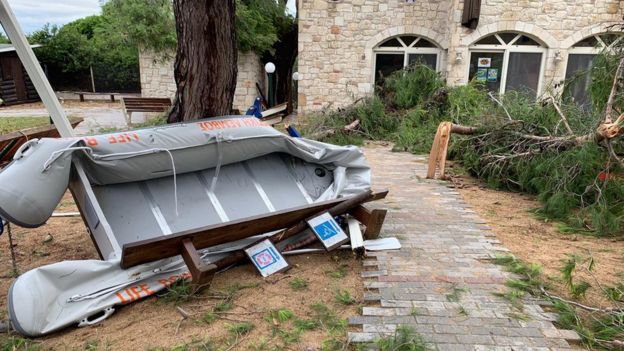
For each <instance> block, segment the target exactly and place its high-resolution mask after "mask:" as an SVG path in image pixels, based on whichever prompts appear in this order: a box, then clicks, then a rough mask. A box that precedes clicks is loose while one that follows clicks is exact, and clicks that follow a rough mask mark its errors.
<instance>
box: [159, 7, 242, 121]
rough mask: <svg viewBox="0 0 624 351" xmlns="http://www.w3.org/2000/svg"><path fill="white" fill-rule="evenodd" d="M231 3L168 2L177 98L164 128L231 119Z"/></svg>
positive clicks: (233, 76)
mask: <svg viewBox="0 0 624 351" xmlns="http://www.w3.org/2000/svg"><path fill="white" fill-rule="evenodd" d="M234 3H235V1H234V0H202V1H198V0H174V1H173V12H174V15H175V18H176V33H177V36H178V47H177V51H176V60H175V81H176V86H177V92H176V97H175V102H174V106H173V109H172V110H171V113H170V114H169V118H168V121H169V123H173V122H181V121H188V120H194V119H199V118H206V117H213V116H222V115H227V114H230V113H231V110H232V101H233V100H234V90H235V89H236V75H237V60H238V51H237V47H236V34H235V33H236V31H235V26H234V18H235V17H234V16H235V5H234Z"/></svg>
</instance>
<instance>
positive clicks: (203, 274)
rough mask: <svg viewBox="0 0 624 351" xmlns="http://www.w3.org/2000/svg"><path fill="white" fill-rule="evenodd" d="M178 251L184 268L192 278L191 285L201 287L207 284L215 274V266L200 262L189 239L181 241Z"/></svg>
mask: <svg viewBox="0 0 624 351" xmlns="http://www.w3.org/2000/svg"><path fill="white" fill-rule="evenodd" d="M180 251H181V252H182V258H183V259H184V263H186V267H187V268H188V269H189V272H190V273H191V276H192V277H193V280H192V284H193V285H198V286H201V285H204V284H207V283H209V282H210V281H211V280H212V277H213V276H214V274H215V273H216V272H217V266H215V265H214V264H205V263H204V261H202V259H201V257H200V256H199V253H198V252H197V249H196V248H195V245H193V242H192V241H191V239H184V240H182V245H181V247H180Z"/></svg>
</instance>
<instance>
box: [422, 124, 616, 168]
mask: <svg viewBox="0 0 624 351" xmlns="http://www.w3.org/2000/svg"><path fill="white" fill-rule="evenodd" d="M563 117H564V116H563V115H562V118H563ZM512 124H515V121H512V122H510V123H509V124H508V125H512ZM566 125H567V123H566ZM489 132H491V131H488V130H487V129H484V128H477V127H472V126H463V125H458V124H453V123H451V122H442V123H440V125H439V126H438V130H437V132H436V135H435V137H434V140H433V145H432V146H431V152H430V153H429V161H428V168H427V179H435V176H436V167H438V166H439V168H440V171H439V178H441V179H443V178H444V177H445V166H446V157H447V152H448V144H449V142H450V138H451V134H460V135H486V134H487V133H489ZM508 133H509V134H510V135H512V136H513V137H515V138H517V139H518V140H530V141H534V142H536V144H538V145H537V146H539V148H540V150H546V149H549V148H550V149H552V148H561V147H564V148H565V147H572V146H579V145H582V144H584V143H587V142H597V143H599V142H602V141H605V140H611V139H613V138H616V137H618V136H621V135H624V113H623V114H621V115H620V116H619V117H618V118H617V119H616V120H615V122H611V123H603V124H601V125H600V126H598V128H597V129H596V131H594V132H592V133H587V134H584V135H574V134H572V135H568V136H544V135H532V134H526V133H521V132H518V131H509V132H508ZM540 152H541V151H540ZM533 154H535V152H522V153H519V154H516V155H503V156H504V157H506V158H510V157H523V156H525V157H526V156H531V155H533ZM496 160H497V159H496V158H494V161H496Z"/></svg>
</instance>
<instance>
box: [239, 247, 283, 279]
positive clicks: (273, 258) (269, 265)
mask: <svg viewBox="0 0 624 351" xmlns="http://www.w3.org/2000/svg"><path fill="white" fill-rule="evenodd" d="M245 253H246V254H247V256H249V258H250V259H251V262H253V264H254V266H256V268H257V269H258V271H259V272H260V274H262V276H263V277H268V276H270V275H271V274H275V273H277V272H281V271H283V270H286V269H287V268H288V262H286V260H285V259H284V257H282V255H281V254H280V252H279V251H277V248H276V247H275V245H273V243H272V242H271V240H269V239H266V240H263V241H261V242H259V243H257V244H254V245H252V246H250V247H248V248H246V249H245Z"/></svg>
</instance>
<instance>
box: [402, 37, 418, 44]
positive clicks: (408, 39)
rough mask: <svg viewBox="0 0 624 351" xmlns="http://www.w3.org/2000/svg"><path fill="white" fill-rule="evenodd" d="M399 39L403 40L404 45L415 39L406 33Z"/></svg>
mask: <svg viewBox="0 0 624 351" xmlns="http://www.w3.org/2000/svg"><path fill="white" fill-rule="evenodd" d="M401 40H403V42H404V43H405V45H407V46H410V45H411V44H412V43H413V42H414V40H416V37H413V36H410V35H406V36H402V37H401Z"/></svg>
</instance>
